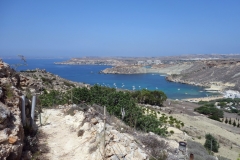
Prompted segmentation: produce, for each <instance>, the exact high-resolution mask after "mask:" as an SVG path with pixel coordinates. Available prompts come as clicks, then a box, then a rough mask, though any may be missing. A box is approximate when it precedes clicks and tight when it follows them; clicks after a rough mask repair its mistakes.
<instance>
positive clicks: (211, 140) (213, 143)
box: [204, 134, 219, 152]
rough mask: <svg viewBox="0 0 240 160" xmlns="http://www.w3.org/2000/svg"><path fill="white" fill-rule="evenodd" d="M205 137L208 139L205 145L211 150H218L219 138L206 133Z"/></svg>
mask: <svg viewBox="0 0 240 160" xmlns="http://www.w3.org/2000/svg"><path fill="white" fill-rule="evenodd" d="M205 138H206V141H205V143H204V147H205V148H207V149H208V150H210V151H213V152H218V148H219V144H218V142H217V140H216V139H215V138H214V137H213V136H212V135H211V134H206V135H205Z"/></svg>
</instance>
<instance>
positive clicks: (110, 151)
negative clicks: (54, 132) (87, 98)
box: [64, 106, 149, 160]
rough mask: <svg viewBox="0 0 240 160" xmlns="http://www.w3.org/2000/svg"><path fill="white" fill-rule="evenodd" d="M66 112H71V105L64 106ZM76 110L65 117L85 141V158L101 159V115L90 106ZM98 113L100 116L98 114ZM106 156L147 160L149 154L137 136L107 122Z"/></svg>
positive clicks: (108, 157) (83, 151)
mask: <svg viewBox="0 0 240 160" xmlns="http://www.w3.org/2000/svg"><path fill="white" fill-rule="evenodd" d="M64 108H65V113H66V112H69V111H68V110H69V109H70V108H69V107H66V106H65V107H64ZM75 109H76V110H75V111H74V113H75V114H74V116H71V115H67V116H65V117H64V119H65V123H67V124H68V125H69V126H71V128H72V129H73V130H76V132H77V133H76V134H77V135H78V137H79V139H81V141H83V142H84V141H85V143H84V146H82V149H81V150H82V155H83V156H84V159H86V160H87V159H89V160H91V159H94V160H101V159H102V156H103V155H102V154H103V137H104V135H103V134H104V133H103V128H104V123H103V119H102V118H101V115H99V114H98V113H97V112H96V110H95V109H94V108H89V109H88V110H87V111H86V112H83V111H78V109H77V108H75ZM97 115H98V116H97ZM105 134H106V137H105V143H106V148H105V152H106V157H107V159H109V160H115V159H116V160H117V159H122V158H125V159H131V160H146V159H148V158H149V156H148V154H146V153H145V151H144V150H142V149H141V146H139V144H137V143H136V141H135V138H134V137H132V136H131V135H129V134H127V133H120V132H119V131H117V130H116V129H115V127H114V126H112V125H109V123H107V124H106V133H105Z"/></svg>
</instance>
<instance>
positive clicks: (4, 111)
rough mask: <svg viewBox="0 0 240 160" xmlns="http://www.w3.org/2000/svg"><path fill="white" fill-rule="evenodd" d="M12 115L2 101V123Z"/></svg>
mask: <svg viewBox="0 0 240 160" xmlns="http://www.w3.org/2000/svg"><path fill="white" fill-rule="evenodd" d="M9 116H10V111H9V109H8V108H7V107H6V106H5V105H4V104H3V103H1V102H0V123H2V122H4V121H5V120H6V119H7V117H9Z"/></svg>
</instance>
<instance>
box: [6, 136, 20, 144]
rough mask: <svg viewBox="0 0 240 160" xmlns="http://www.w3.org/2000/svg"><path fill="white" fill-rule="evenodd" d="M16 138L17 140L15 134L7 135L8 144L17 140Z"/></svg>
mask: <svg viewBox="0 0 240 160" xmlns="http://www.w3.org/2000/svg"><path fill="white" fill-rule="evenodd" d="M17 140H18V137H17V136H9V137H8V142H9V143H10V144H14V143H15V142H17Z"/></svg>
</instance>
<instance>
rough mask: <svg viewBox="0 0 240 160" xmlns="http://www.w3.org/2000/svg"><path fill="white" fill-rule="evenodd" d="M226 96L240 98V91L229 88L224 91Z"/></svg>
mask: <svg viewBox="0 0 240 160" xmlns="http://www.w3.org/2000/svg"><path fill="white" fill-rule="evenodd" d="M224 97H225V98H232V99H234V98H240V93H239V91H233V90H227V91H225V92H224Z"/></svg>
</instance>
